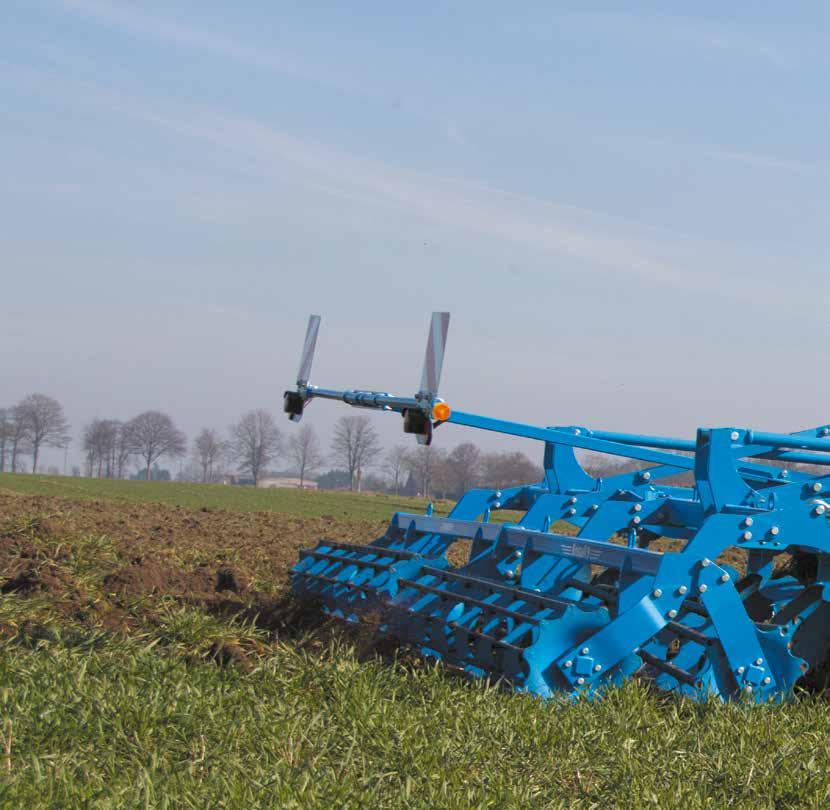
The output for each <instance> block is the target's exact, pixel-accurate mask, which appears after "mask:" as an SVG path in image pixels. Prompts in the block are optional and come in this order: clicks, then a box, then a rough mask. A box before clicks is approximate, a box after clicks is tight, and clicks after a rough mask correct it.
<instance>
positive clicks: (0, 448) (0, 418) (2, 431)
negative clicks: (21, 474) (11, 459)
mask: <svg viewBox="0 0 830 810" xmlns="http://www.w3.org/2000/svg"><path fill="white" fill-rule="evenodd" d="M11 429H12V418H11V414H10V413H9V411H8V409H6V408H0V472H5V471H6V447H7V446H8V445H9V439H10V438H11Z"/></svg>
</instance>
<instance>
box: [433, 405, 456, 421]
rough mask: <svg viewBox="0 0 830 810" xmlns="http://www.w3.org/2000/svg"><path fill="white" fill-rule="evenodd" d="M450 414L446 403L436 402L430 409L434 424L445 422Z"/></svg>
mask: <svg viewBox="0 0 830 810" xmlns="http://www.w3.org/2000/svg"><path fill="white" fill-rule="evenodd" d="M451 413H452V411H451V410H450V406H449V405H447V403H446V402H436V403H435V405H434V406H433V408H432V415H433V417H434V418H435V421H436V422H446V421H447V419H449V418H450V414H451Z"/></svg>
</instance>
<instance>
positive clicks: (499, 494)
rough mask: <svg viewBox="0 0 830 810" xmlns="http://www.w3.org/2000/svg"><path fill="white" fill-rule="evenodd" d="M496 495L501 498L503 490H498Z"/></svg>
mask: <svg viewBox="0 0 830 810" xmlns="http://www.w3.org/2000/svg"><path fill="white" fill-rule="evenodd" d="M496 497H497V498H501V490H500V489H497V490H496Z"/></svg>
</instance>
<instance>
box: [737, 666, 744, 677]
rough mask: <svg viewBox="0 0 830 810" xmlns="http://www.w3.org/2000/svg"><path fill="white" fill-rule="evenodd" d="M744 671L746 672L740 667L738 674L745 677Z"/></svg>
mask: <svg viewBox="0 0 830 810" xmlns="http://www.w3.org/2000/svg"><path fill="white" fill-rule="evenodd" d="M744 671H745V670H744V668H743V667H738V669H737V673H738V675H743V674H744Z"/></svg>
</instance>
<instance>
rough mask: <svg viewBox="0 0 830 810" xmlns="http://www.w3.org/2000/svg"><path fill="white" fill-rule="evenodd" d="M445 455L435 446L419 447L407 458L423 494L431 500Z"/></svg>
mask: <svg viewBox="0 0 830 810" xmlns="http://www.w3.org/2000/svg"><path fill="white" fill-rule="evenodd" d="M444 458H445V453H444V452H443V450H439V449H438V448H437V447H435V446H433V445H419V446H418V447H417V448H415V449H414V450H413V451H412V452H411V453H410V454H409V456H408V458H407V467H408V469H409V471H410V472H411V473H412V475H414V476H415V478H416V480H417V481H418V483H419V484H420V488H421V494H422V495H423V496H424V497H425V498H429V497H430V495H431V493H432V486H433V483H434V481H435V479H436V477H437V476H438V473H439V468H440V467H441V465H442V464H443V463H444Z"/></svg>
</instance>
